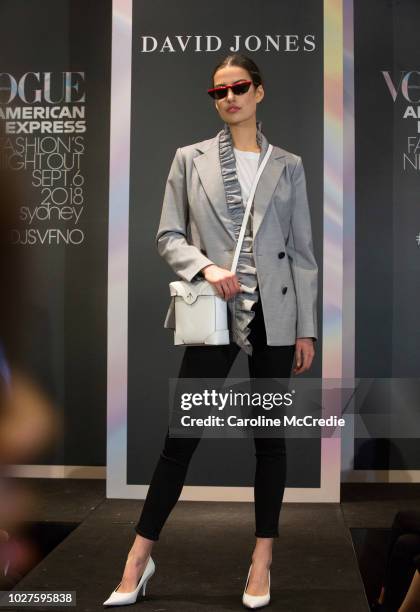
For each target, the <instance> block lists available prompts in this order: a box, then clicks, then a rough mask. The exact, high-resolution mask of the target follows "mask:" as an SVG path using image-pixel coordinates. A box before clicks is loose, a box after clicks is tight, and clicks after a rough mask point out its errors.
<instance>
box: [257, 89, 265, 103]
mask: <svg viewBox="0 0 420 612" xmlns="http://www.w3.org/2000/svg"><path fill="white" fill-rule="evenodd" d="M255 96H256V98H257V102H261V100H262V99H263V98H264V87H263V86H262V85H258V87H257V89H256V91H255Z"/></svg>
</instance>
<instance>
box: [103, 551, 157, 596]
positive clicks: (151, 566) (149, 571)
mask: <svg viewBox="0 0 420 612" xmlns="http://www.w3.org/2000/svg"><path fill="white" fill-rule="evenodd" d="M155 569H156V565H155V562H154V561H153V559H152V557H151V556H150V557H149V559H148V561H147V564H146V567H145V568H144V572H143V574H142V575H141V577H140V579H139V582H138V584H137V587H136V588H135V589H134V591H129V592H128V593H119V592H118V590H117V589H118V587H119V586H120V585H121V582H120V583H119V585H118V586H117V587H115V589H114V590H113V591H112V593H111V595H110V596H109V597H108V599H106V600H105V601H104V602H103V605H104V606H128V605H129V604H133V603H136V601H137V598H138V595H139V593H140V591H142V594H143V596H145V595H146V585H147V582H148V580H149V579H150V578H151V577H152V576H153V574H154V573H155Z"/></svg>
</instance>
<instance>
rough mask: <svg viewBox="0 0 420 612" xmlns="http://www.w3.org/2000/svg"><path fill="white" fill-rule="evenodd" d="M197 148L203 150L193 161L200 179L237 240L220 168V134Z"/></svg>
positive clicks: (226, 229) (221, 219) (224, 224)
mask: <svg viewBox="0 0 420 612" xmlns="http://www.w3.org/2000/svg"><path fill="white" fill-rule="evenodd" d="M197 150H199V151H202V155H197V156H196V157H194V160H193V161H194V165H195V167H196V168H197V172H198V175H199V177H200V181H201V183H202V185H203V187H204V190H205V192H206V194H207V197H208V198H209V200H210V204H211V205H212V206H213V208H214V210H215V212H216V214H217V216H218V217H219V219H220V222H221V225H222V226H223V229H224V230H225V231H226V232H227V233H228V234H229V236H230V237H231V238H232V240H233V241H234V242H236V237H235V231H234V229H233V221H232V219H231V217H230V215H229V211H228V208H227V204H226V194H225V186H224V184H223V179H222V171H221V169H220V159H219V138H218V135H217V136H216V137H215V138H214V142H213V141H211V142H210V143H208V146H205V145H203V147H199V146H197Z"/></svg>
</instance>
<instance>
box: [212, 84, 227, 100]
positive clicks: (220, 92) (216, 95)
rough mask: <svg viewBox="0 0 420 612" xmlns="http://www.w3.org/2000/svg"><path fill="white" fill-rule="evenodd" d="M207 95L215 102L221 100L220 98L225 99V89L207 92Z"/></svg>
mask: <svg viewBox="0 0 420 612" xmlns="http://www.w3.org/2000/svg"><path fill="white" fill-rule="evenodd" d="M209 94H210V96H211V97H212V98H214V99H215V100H221V99H222V98H225V97H226V95H227V87H221V88H220V89H215V90H214V91H209Z"/></svg>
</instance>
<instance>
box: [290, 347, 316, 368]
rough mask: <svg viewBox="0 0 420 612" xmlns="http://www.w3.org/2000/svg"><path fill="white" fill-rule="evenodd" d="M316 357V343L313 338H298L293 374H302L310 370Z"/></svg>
mask: <svg viewBox="0 0 420 612" xmlns="http://www.w3.org/2000/svg"><path fill="white" fill-rule="evenodd" d="M314 355H315V348H314V341H313V339H312V338H297V339H296V349H295V363H296V365H295V367H294V368H293V370H292V371H293V374H302V372H305V371H306V370H309V368H310V367H311V364H312V360H313V358H314Z"/></svg>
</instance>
